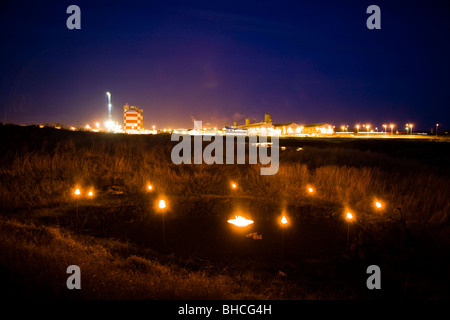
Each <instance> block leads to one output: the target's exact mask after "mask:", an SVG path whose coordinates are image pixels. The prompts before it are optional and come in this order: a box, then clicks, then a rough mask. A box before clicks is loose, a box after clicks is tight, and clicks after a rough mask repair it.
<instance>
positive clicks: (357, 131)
mask: <svg viewBox="0 0 450 320" xmlns="http://www.w3.org/2000/svg"><path fill="white" fill-rule="evenodd" d="M356 133H359V124H357V125H356Z"/></svg>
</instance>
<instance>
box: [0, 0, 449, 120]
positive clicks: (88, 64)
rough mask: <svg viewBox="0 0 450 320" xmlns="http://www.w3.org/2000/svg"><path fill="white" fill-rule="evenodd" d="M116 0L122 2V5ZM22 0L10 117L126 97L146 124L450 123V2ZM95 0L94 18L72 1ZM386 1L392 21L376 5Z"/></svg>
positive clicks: (7, 34) (10, 24)
mask: <svg viewBox="0 0 450 320" xmlns="http://www.w3.org/2000/svg"><path fill="white" fill-rule="evenodd" d="M111 2H113V3H111ZM111 2H110V1H95V0H92V1H53V2H51V1H10V2H7V3H6V4H2V5H1V6H0V37H1V43H2V49H1V61H0V71H1V73H0V75H1V82H0V88H1V89H0V90H1V91H0V94H1V96H0V103H1V117H0V120H1V121H5V122H13V123H45V122H46V123H51V122H60V123H63V124H66V125H77V126H78V125H84V124H86V123H88V122H89V123H92V122H94V121H103V120H104V119H106V116H107V108H106V103H107V101H106V94H105V93H106V91H110V92H111V94H112V104H113V109H114V112H113V113H114V118H115V119H116V120H117V121H121V119H122V115H121V110H122V106H123V104H124V103H125V102H128V103H129V104H131V105H137V106H139V107H141V108H143V109H144V124H145V126H146V127H147V128H148V127H150V126H151V125H153V124H156V125H157V126H158V128H163V127H173V128H174V127H192V118H195V119H197V120H203V122H204V123H210V124H211V126H223V125H224V124H226V123H227V124H230V123H231V122H232V121H233V120H238V121H240V122H241V123H242V122H243V121H244V120H243V119H244V118H245V117H249V118H251V119H253V120H254V121H260V120H262V119H263V117H264V113H265V112H269V113H271V114H272V119H273V121H274V122H276V123H278V122H289V121H295V122H297V123H315V122H328V123H331V124H334V125H336V126H340V125H342V124H348V125H354V124H356V123H369V122H370V123H371V124H372V126H373V127H375V126H378V127H380V126H381V125H382V124H383V123H390V122H394V123H397V124H399V125H402V126H403V125H404V124H405V123H407V122H413V123H414V124H415V126H416V128H423V129H429V128H432V127H434V125H435V123H436V122H439V123H441V124H442V125H443V126H445V127H450V121H449V120H450V111H449V110H450V73H449V72H450V61H449V59H450V58H449V57H450V41H449V39H450V19H449V16H450V5H449V4H446V1H416V2H413V1H378V0H371V1H364V0H362V1H323V0H317V1H252V2H249V1H244V0H241V1H232V0H230V1H183V2H178V1H134V0H128V1H111ZM393 2H395V4H394V3H393ZM71 4H76V5H78V6H79V7H80V8H81V27H82V29H81V30H68V29H67V28H66V19H67V18H68V17H69V14H66V8H67V7H68V6H69V5H71ZM371 4H376V5H378V6H380V8H381V27H382V29H381V30H368V29H367V28H366V20H367V18H368V16H369V15H368V14H366V9H367V7H368V6H369V5H371Z"/></svg>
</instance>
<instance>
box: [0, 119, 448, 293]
mask: <svg viewBox="0 0 450 320" xmlns="http://www.w3.org/2000/svg"><path fill="white" fill-rule="evenodd" d="M0 136H1V145H0V155H1V157H0V162H1V165H0V181H1V185H0V212H1V217H0V229H1V230H0V247H1V249H0V250H1V256H0V284H1V287H2V288H7V289H5V290H3V292H2V294H3V295H6V296H8V297H26V298H83V299H98V298H106V299H115V298H124V299H392V298H394V299H395V298H402V299H442V298H448V297H449V293H448V290H447V289H448V288H449V285H450V271H449V270H450V250H449V249H450V248H449V247H450V232H449V231H450V218H449V213H450V201H449V196H450V166H449V164H450V163H449V159H450V143H449V142H447V141H445V140H442V139H439V140H437V139H436V140H435V139H410V140H406V139H350V138H342V139H340V138H327V139H320V138H310V139H307V138H303V139H283V140H281V141H280V144H281V145H282V146H284V147H286V148H285V149H284V148H283V149H284V150H283V151H281V153H280V169H279V172H278V174H276V175H274V176H261V175H260V171H259V169H260V165H248V164H247V165H206V164H202V165H178V166H177V165H174V164H173V163H172V162H171V159H170V153H171V149H172V146H173V145H174V144H175V143H174V142H171V141H170V136H169V135H157V136H128V135H113V134H103V133H89V132H71V131H66V130H56V129H53V128H42V129H41V128H39V127H33V126H31V127H18V126H9V125H2V126H0ZM299 148H301V149H299ZM232 181H233V182H236V183H237V185H238V189H237V190H232V189H231V188H230V184H231V182H232ZM148 184H151V185H152V187H153V189H152V191H151V192H149V191H148V190H147V189H146V188H147V185H148ZM310 186H311V187H312V188H314V192H313V193H309V192H308V191H307V188H308V187H310ZM76 187H78V188H80V189H81V190H82V195H81V196H80V199H79V200H78V202H77V200H76V199H75V197H74V195H73V191H74V190H75V188H76ZM90 188H92V189H93V190H94V197H93V198H92V199H90V198H87V197H86V196H85V193H86V192H87V190H89V189H90ZM161 197H164V198H165V199H166V200H167V203H168V208H167V210H166V212H165V215H164V218H165V239H166V242H165V243H163V240H162V223H161V222H162V221H161V220H162V219H161V218H162V216H161V212H159V210H158V209H157V207H156V203H157V200H158V199H160V198H161ZM375 201H380V202H382V203H383V208H382V209H376V208H375V206H374V203H375ZM347 211H351V212H352V213H353V214H354V215H355V217H356V219H355V221H353V222H351V224H350V228H349V229H347V228H348V225H347V221H346V220H345V213H346V212H347ZM238 214H242V215H244V216H246V217H250V218H252V219H253V220H254V221H255V223H254V224H252V225H250V226H249V227H247V228H244V229H243V230H237V228H234V227H233V226H231V225H230V224H228V223H226V221H227V220H228V219H230V218H233V217H234V216H235V215H238ZM282 214H286V216H287V217H288V218H289V221H290V223H289V225H288V226H287V227H286V228H285V230H284V231H282V230H281V227H280V224H279V219H280V217H281V215H282ZM348 231H350V233H349V243H348V246H347V232H348ZM282 233H283V237H282ZM282 239H283V241H282ZM71 264H76V265H78V266H80V268H81V270H82V290H80V291H70V290H68V289H67V288H66V286H65V283H66V279H67V277H68V275H67V274H66V268H67V266H69V265H71ZM371 264H376V265H378V266H380V268H381V270H382V290H378V291H376V290H372V291H371V290H368V289H367V288H366V279H367V277H368V275H367V274H366V268H367V267H368V266H369V265H371Z"/></svg>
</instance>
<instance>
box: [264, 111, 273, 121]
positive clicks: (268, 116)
mask: <svg viewBox="0 0 450 320" xmlns="http://www.w3.org/2000/svg"><path fill="white" fill-rule="evenodd" d="M264 122H265V123H272V117H271V116H270V113H266V114H264Z"/></svg>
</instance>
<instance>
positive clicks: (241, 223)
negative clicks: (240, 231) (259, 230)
mask: <svg viewBox="0 0 450 320" xmlns="http://www.w3.org/2000/svg"><path fill="white" fill-rule="evenodd" d="M228 223H231V224H234V225H235V226H236V227H240V228H242V227H246V226H248V225H250V224H252V223H253V220H248V219H245V218H244V217H242V216H236V218H235V219H230V220H228Z"/></svg>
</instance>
